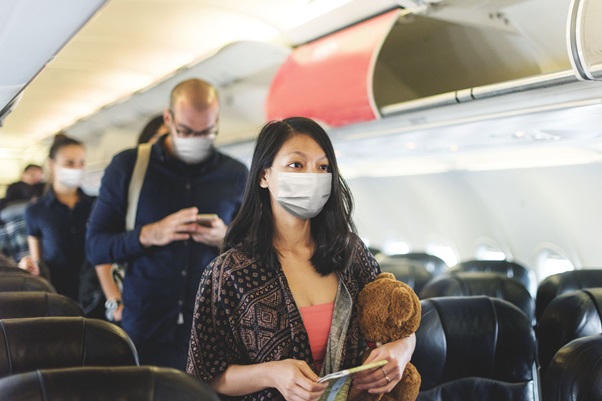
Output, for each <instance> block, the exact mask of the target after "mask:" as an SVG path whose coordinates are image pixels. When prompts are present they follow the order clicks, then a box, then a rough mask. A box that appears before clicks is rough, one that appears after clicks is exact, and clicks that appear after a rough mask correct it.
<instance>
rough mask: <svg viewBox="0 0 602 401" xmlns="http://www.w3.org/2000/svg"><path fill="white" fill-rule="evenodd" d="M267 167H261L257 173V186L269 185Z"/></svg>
mask: <svg viewBox="0 0 602 401" xmlns="http://www.w3.org/2000/svg"><path fill="white" fill-rule="evenodd" d="M269 170H270V169H269V168H266V169H263V171H262V172H261V173H259V186H260V187H261V188H267V187H268V186H269V185H268V184H269V183H268V179H267V174H268V172H269Z"/></svg>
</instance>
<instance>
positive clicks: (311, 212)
mask: <svg viewBox="0 0 602 401" xmlns="http://www.w3.org/2000/svg"><path fill="white" fill-rule="evenodd" d="M274 172H275V173H276V175H277V176H278V194H277V195H276V194H274V195H275V196H276V201H277V202H278V204H279V205H280V206H282V208H283V209H284V210H286V211H287V212H289V213H290V214H292V215H293V216H295V217H298V218H300V219H303V220H306V219H311V218H312V217H315V216H317V215H318V214H319V213H320V212H321V211H322V208H324V205H325V204H326V202H327V201H328V198H329V197H330V189H331V186H332V173H283V172H279V171H276V170H274Z"/></svg>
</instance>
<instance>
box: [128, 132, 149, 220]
mask: <svg viewBox="0 0 602 401" xmlns="http://www.w3.org/2000/svg"><path fill="white" fill-rule="evenodd" d="M151 146H152V144H150V143H142V144H140V145H138V154H137V157H136V164H135V165H134V171H133V172H132V178H131V179H130V187H129V189H128V208H127V213H126V215H125V229H126V230H127V231H132V230H133V229H134V225H135V223H136V213H137V212H138V200H139V199H140V191H141V189H142V184H143V183H144V176H145V175H146V170H147V169H148V162H149V161H150V153H151Z"/></svg>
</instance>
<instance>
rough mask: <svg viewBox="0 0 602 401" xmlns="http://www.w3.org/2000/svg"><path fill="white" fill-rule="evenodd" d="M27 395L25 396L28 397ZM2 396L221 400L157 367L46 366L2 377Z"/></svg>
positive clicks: (38, 400) (33, 400)
mask: <svg viewBox="0 0 602 401" xmlns="http://www.w3.org/2000/svg"><path fill="white" fill-rule="evenodd" d="M25 397H26V398H25ZM0 399H3V400H17V399H19V400H24V399H27V400H28V401H48V400H53V401H67V400H82V399H98V400H101V399H102V400H128V401H173V400H177V401H219V398H218V397H217V395H216V394H215V393H214V392H213V390H212V389H211V388H210V387H209V386H208V385H207V384H205V383H203V382H201V381H200V380H198V379H195V378H194V377H192V376H190V375H188V374H186V373H184V372H182V371H180V370H176V369H170V368H160V367H155V366H129V367H85V368H68V369H47V370H38V371H34V372H28V373H22V374H18V375H14V376H11V377H5V378H3V379H0Z"/></svg>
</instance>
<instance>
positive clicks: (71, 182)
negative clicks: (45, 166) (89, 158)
mask: <svg viewBox="0 0 602 401" xmlns="http://www.w3.org/2000/svg"><path fill="white" fill-rule="evenodd" d="M55 175H56V177H55V179H56V180H57V181H58V182H60V183H61V184H63V185H64V186H66V187H67V188H77V187H79V186H80V184H81V183H82V179H83V178H84V170H83V169H81V168H67V167H57V168H56V170H55Z"/></svg>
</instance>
